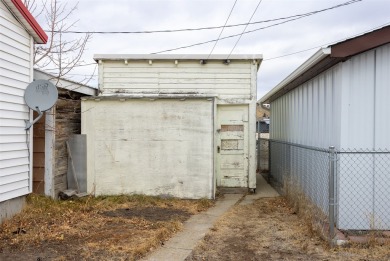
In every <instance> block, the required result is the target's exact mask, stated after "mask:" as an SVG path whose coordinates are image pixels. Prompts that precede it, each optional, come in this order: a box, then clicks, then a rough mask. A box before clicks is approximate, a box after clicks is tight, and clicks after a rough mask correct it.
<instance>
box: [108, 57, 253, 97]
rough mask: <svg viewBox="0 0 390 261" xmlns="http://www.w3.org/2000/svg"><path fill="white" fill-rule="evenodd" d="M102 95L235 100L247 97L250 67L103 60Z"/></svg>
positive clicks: (214, 62)
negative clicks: (204, 96) (116, 94)
mask: <svg viewBox="0 0 390 261" xmlns="http://www.w3.org/2000/svg"><path fill="white" fill-rule="evenodd" d="M101 68H103V72H100V74H101V76H102V80H103V86H100V87H101V88H103V94H112V93H133V94H134V93H142V94H156V93H164V94H187V93H191V94H206V95H220V96H225V97H232V98H233V97H234V98H249V97H250V95H251V93H250V86H251V74H250V69H251V64H250V63H249V62H239V61H233V62H232V63H231V64H229V65H224V64H222V62H220V61H218V62H216V61H210V62H209V63H207V64H204V65H200V64H198V63H197V62H196V61H179V63H178V65H175V64H174V62H173V61H153V63H152V64H151V65H149V64H148V63H147V62H146V61H132V62H129V64H128V65H126V64H124V62H123V61H104V62H103V66H102V67H101Z"/></svg>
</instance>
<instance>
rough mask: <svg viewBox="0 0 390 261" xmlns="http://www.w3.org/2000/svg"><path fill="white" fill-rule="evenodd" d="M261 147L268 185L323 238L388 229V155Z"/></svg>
mask: <svg viewBox="0 0 390 261" xmlns="http://www.w3.org/2000/svg"><path fill="white" fill-rule="evenodd" d="M262 142H263V143H264V142H268V143H269V144H268V147H269V179H270V182H271V183H272V184H273V185H274V186H275V188H276V189H278V190H279V192H280V193H281V194H283V195H285V196H287V197H288V198H289V199H290V200H292V202H294V205H295V206H296V207H298V208H299V211H304V212H305V216H307V217H309V218H310V220H312V221H314V222H312V224H314V225H315V228H316V229H317V230H320V232H322V234H323V235H324V236H325V237H327V238H329V239H331V238H334V228H335V227H336V228H338V229H340V230H354V231H362V230H364V231H366V230H390V193H389V192H388V191H389V188H390V151H389V150H381V151H372V150H335V149H334V148H333V147H330V148H329V149H323V148H317V147H310V146H303V145H299V144H293V143H288V142H281V141H276V140H267V139H262ZM329 224H334V226H329ZM331 242H332V240H331Z"/></svg>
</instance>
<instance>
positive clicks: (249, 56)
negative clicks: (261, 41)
mask: <svg viewBox="0 0 390 261" xmlns="http://www.w3.org/2000/svg"><path fill="white" fill-rule="evenodd" d="M93 59H94V60H95V61H99V60H257V61H261V60H263V55H261V54H232V55H227V54H213V55H208V54H95V55H94V56H93Z"/></svg>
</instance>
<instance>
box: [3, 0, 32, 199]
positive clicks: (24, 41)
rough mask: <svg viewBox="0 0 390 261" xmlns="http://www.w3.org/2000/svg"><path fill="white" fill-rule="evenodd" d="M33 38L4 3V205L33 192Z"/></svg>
mask: <svg viewBox="0 0 390 261" xmlns="http://www.w3.org/2000/svg"><path fill="white" fill-rule="evenodd" d="M30 50H31V48H30V36H29V35H28V33H27V32H26V31H25V30H24V29H23V27H22V26H21V25H20V24H19V22H17V21H16V20H15V18H14V17H13V16H12V15H11V14H10V12H9V11H8V10H7V9H6V7H5V6H4V4H3V3H2V2H0V202H1V201H5V200H8V199H11V198H15V197H19V196H22V195H25V194H27V193H29V192H30V191H31V188H30V171H29V156H28V154H29V150H28V143H27V136H26V135H27V134H26V131H25V130H24V127H25V120H29V118H30V114H29V109H28V107H27V106H26V105H25V102H24V98H23V95H24V90H25V89H26V87H27V85H28V84H29V83H30V80H31V75H30V74H31V65H30V57H31V53H30V52H31V51H30Z"/></svg>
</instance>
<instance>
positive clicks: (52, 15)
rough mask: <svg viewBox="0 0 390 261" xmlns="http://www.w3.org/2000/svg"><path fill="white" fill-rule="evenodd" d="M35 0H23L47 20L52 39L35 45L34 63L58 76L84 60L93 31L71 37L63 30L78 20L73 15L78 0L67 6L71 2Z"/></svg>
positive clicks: (35, 12) (32, 11) (31, 10)
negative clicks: (38, 1)
mask: <svg viewBox="0 0 390 261" xmlns="http://www.w3.org/2000/svg"><path fill="white" fill-rule="evenodd" d="M36 1H37V0H24V4H25V5H26V7H27V8H28V9H29V10H30V12H31V13H33V14H34V16H35V17H38V18H40V19H42V20H44V22H42V24H43V25H44V27H45V29H47V31H46V32H48V36H49V40H48V42H47V44H46V45H37V46H36V47H35V53H34V64H35V66H36V67H37V68H40V69H43V70H45V69H48V70H52V72H53V73H54V74H55V75H56V77H57V79H59V78H60V77H63V76H65V75H67V74H69V73H70V72H71V71H72V70H73V69H74V68H75V67H78V66H80V65H83V64H85V62H84V61H83V60H82V55H83V53H84V51H85V48H86V46H87V43H88V41H89V40H90V39H91V37H92V34H85V35H84V36H81V37H79V38H72V37H71V36H68V35H65V34H63V33H62V32H66V31H69V30H70V29H71V28H73V27H74V26H75V25H76V24H77V22H78V20H72V15H73V14H74V13H75V11H76V10H77V6H78V4H76V5H74V6H68V3H66V2H65V3H61V2H60V0H41V2H40V3H37V2H36ZM53 69H54V70H53ZM89 80H90V79H89ZM89 80H88V81H89Z"/></svg>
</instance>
